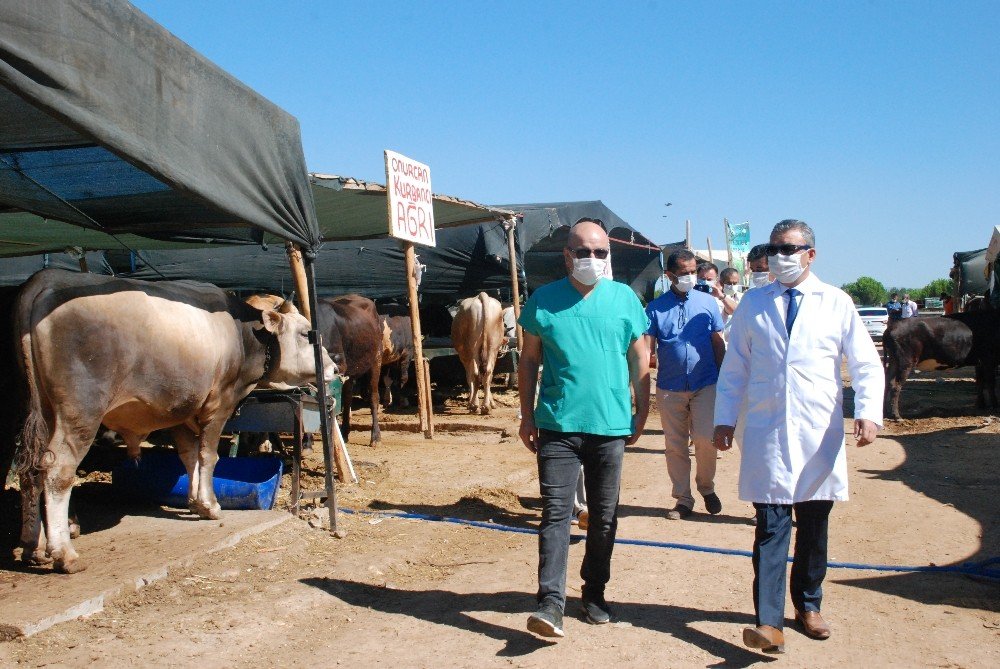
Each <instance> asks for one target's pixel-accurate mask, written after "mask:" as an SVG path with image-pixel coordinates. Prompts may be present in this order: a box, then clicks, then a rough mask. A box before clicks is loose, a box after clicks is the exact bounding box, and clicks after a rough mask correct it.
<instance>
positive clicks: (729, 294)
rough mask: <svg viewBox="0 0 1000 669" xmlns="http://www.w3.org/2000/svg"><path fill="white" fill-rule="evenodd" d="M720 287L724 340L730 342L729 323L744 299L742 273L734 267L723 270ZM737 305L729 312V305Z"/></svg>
mask: <svg viewBox="0 0 1000 669" xmlns="http://www.w3.org/2000/svg"><path fill="white" fill-rule="evenodd" d="M719 286H720V288H722V300H721V301H720V306H721V307H722V322H723V323H724V325H725V329H724V330H723V332H722V338H723V339H725V340H726V341H729V321H730V319H731V318H732V317H733V312H735V311H736V307H738V306H740V299H742V297H743V293H742V292H741V288H743V286H741V285H740V273H739V272H738V271H736V269H735V268H733V267H727V268H726V269H724V270H722V273H720V274H719ZM730 303H735V305H736V306H734V307H733V308H732V311H730V310H729V304H730Z"/></svg>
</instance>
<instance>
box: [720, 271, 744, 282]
mask: <svg viewBox="0 0 1000 669" xmlns="http://www.w3.org/2000/svg"><path fill="white" fill-rule="evenodd" d="M732 276H735V277H736V282H737V283H739V281H740V273H739V272H737V271H736V269H735V268H733V267H727V268H726V269H724V270H722V273H721V274H719V280H720V281H725V280H726V279H727V278H729V277H732Z"/></svg>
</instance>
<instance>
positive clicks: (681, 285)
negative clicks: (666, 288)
mask: <svg viewBox="0 0 1000 669" xmlns="http://www.w3.org/2000/svg"><path fill="white" fill-rule="evenodd" d="M697 281H698V277H697V276H696V275H694V274H685V275H684V276H679V277H677V281H676V282H675V283H674V285H675V286H677V290H679V291H681V292H682V293H690V292H691V289H692V288H694V284H695V283H696V282H697Z"/></svg>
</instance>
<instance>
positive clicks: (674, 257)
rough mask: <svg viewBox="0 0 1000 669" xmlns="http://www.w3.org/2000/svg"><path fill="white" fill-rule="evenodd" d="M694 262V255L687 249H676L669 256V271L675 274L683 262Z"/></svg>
mask: <svg viewBox="0 0 1000 669" xmlns="http://www.w3.org/2000/svg"><path fill="white" fill-rule="evenodd" d="M688 260H694V254H693V253H691V252H690V251H688V250H687V249H674V250H673V251H671V252H670V255H668V256H667V270H668V271H670V272H673V271H674V270H675V269H677V266H678V265H680V264H681V263H682V262H687V261H688Z"/></svg>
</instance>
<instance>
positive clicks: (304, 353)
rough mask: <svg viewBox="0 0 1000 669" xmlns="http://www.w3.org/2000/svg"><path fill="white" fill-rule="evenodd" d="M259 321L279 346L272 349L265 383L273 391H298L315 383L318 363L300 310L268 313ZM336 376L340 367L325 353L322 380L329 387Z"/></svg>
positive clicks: (264, 312) (271, 311)
mask: <svg viewBox="0 0 1000 669" xmlns="http://www.w3.org/2000/svg"><path fill="white" fill-rule="evenodd" d="M293 309H294V307H293ZM260 317H261V322H262V323H263V324H264V329H265V330H267V331H268V332H270V333H271V334H273V335H274V336H275V338H276V339H277V345H276V346H273V347H271V349H270V360H269V363H268V369H267V374H266V375H265V377H264V379H263V381H266V382H267V383H268V384H269V385H270V386H271V387H281V386H282V385H284V386H287V387H298V386H304V385H306V384H307V383H315V382H316V359H315V357H314V353H313V347H312V344H310V343H309V330H310V329H311V326H310V324H309V321H308V320H306V319H305V317H304V316H302V314H300V313H299V312H298V310H295V311H294V312H292V313H281V312H280V311H274V310H268V311H263V312H261V316H260ZM337 372H338V370H337V366H336V365H335V364H334V363H333V360H331V359H330V356H329V354H327V352H326V350H323V380H324V381H325V382H327V383H329V382H330V381H332V380H333V377H334V376H335V375H336V374H337Z"/></svg>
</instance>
